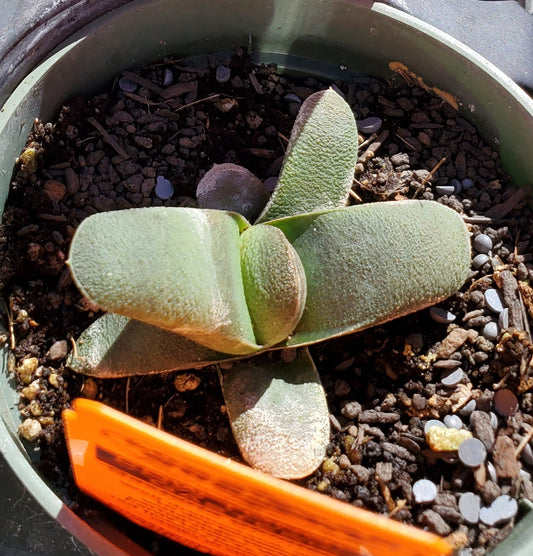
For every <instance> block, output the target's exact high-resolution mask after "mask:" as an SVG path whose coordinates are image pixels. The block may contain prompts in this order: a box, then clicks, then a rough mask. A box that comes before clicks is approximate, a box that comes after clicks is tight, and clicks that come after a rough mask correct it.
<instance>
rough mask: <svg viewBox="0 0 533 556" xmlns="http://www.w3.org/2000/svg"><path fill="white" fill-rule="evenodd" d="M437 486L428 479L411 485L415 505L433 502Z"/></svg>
mask: <svg viewBox="0 0 533 556" xmlns="http://www.w3.org/2000/svg"><path fill="white" fill-rule="evenodd" d="M437 492H438V489H437V485H436V484H435V483H434V482H433V481H430V480H429V479H420V480H419V481H416V482H415V483H414V484H413V496H414V497H415V502H416V503H417V504H427V503H429V502H433V500H435V498H436V497H437Z"/></svg>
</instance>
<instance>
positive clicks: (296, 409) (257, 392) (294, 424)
mask: <svg viewBox="0 0 533 556" xmlns="http://www.w3.org/2000/svg"><path fill="white" fill-rule="evenodd" d="M220 380H221V384H222V391H223V394H224V401H225V403H226V407H227V410H228V416H229V419H230V422H231V427H232V430H233V434H234V436H235V439H236V441H237V444H238V446H239V449H240V451H241V453H242V455H243V457H244V459H245V460H246V461H247V462H248V463H249V464H250V465H252V466H253V467H256V468H258V469H260V470H262V471H264V472H266V473H270V474H272V475H274V476H276V477H281V478H284V479H298V478H301V477H305V476H307V475H309V474H310V473H312V472H313V471H314V470H315V469H316V468H317V467H318V466H319V465H320V463H321V462H322V460H323V459H324V456H325V452H326V446H327V444H328V442H329V434H330V426H329V413H328V407H327V402H326V396H325V393H324V389H323V387H322V384H321V382H320V377H319V376H318V372H317V370H316V368H315V366H314V364H313V361H312V359H311V357H310V356H309V353H308V352H307V350H306V349H302V350H298V351H297V352H296V359H295V360H294V361H292V362H284V361H283V360H282V358H281V356H280V354H279V353H268V354H263V355H259V356H257V357H254V358H253V359H247V360H244V361H237V362H236V363H235V364H234V365H233V367H232V368H231V369H230V370H229V371H221V372H220Z"/></svg>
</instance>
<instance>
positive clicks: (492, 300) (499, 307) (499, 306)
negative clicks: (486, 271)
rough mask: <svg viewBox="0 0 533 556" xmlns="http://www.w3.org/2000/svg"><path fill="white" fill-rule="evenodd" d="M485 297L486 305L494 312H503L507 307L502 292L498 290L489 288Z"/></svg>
mask: <svg viewBox="0 0 533 556" xmlns="http://www.w3.org/2000/svg"><path fill="white" fill-rule="evenodd" d="M484 298H485V305H486V306H487V307H488V308H489V309H490V310H491V311H493V312H494V313H501V312H502V311H503V310H504V309H505V306H504V302H503V297H502V294H501V293H500V292H499V291H498V290H496V289H494V288H489V289H488V290H486V291H485V295H484Z"/></svg>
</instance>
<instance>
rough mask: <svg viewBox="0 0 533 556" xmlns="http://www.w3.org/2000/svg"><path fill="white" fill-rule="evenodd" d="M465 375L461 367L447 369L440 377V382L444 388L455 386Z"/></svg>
mask: <svg viewBox="0 0 533 556" xmlns="http://www.w3.org/2000/svg"><path fill="white" fill-rule="evenodd" d="M464 376H465V373H464V371H463V369H462V368H461V367H457V369H448V370H446V371H444V372H443V373H442V375H441V376H440V381H441V383H442V384H443V385H444V386H450V387H451V386H457V385H458V384H459V383H460V382H461V381H462V380H463V378H464Z"/></svg>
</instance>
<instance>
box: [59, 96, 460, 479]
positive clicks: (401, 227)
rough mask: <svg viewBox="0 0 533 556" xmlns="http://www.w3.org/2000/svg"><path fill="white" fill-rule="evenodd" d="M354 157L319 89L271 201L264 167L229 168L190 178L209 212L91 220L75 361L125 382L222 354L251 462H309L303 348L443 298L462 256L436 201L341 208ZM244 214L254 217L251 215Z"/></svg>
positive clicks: (343, 112)
mask: <svg viewBox="0 0 533 556" xmlns="http://www.w3.org/2000/svg"><path fill="white" fill-rule="evenodd" d="M356 161H357V129H356V124H355V119H354V116H353V114H352V111H351V109H350V107H349V106H348V104H347V103H346V102H345V101H344V100H343V99H342V97H341V96H340V95H338V94H337V93H336V92H335V91H333V90H332V89H328V90H325V91H321V92H319V93H315V94H313V95H311V96H310V97H309V98H308V99H307V100H306V101H305V102H304V103H303V105H302V107H301V109H300V112H299V114H298V116H297V119H296V122H295V124H294V127H293V130H292V133H291V137H290V140H289V145H288V148H287V153H286V156H285V159H284V163H283V166H282V169H281V173H280V177H279V180H278V184H277V186H276V189H275V190H274V192H273V194H272V196H271V198H270V200H269V201H268V202H267V203H266V206H264V207H263V206H262V204H264V202H265V196H264V190H263V189H262V187H261V184H260V182H258V180H257V178H255V177H254V176H253V175H251V174H250V173H249V172H248V171H247V170H245V169H244V168H241V167H239V166H236V165H231V164H222V165H219V166H215V167H214V168H213V169H212V170H210V171H209V172H208V173H207V174H206V175H205V176H204V178H203V179H202V181H201V182H200V184H199V186H198V191H199V198H201V202H199V204H200V205H201V206H202V207H208V208H183V207H174V208H163V207H157V208H141V209H131V210H125V211H116V212H109V213H101V214H96V215H93V216H90V217H89V218H87V219H86V220H85V221H84V222H82V224H81V225H80V226H79V228H78V230H77V231H76V234H75V236H74V239H73V241H72V244H71V249H70V255H69V264H70V267H71V271H72V275H73V278H74V281H75V283H76V284H77V285H78V287H79V288H80V290H81V292H82V293H83V294H84V295H85V296H86V297H88V298H89V299H90V300H91V301H92V302H93V303H95V304H97V305H98V306H100V307H101V308H102V309H103V310H105V311H108V312H107V313H106V314H105V315H104V316H102V317H100V318H99V319H98V320H96V321H95V322H94V323H93V324H92V325H91V326H90V327H89V328H88V329H87V330H86V331H84V332H83V334H82V335H81V337H80V338H79V339H78V342H77V353H75V354H73V355H72V356H71V358H70V361H69V364H70V366H71V367H72V368H73V369H74V370H75V371H77V372H80V373H84V374H89V375H93V376H99V377H119V376H127V375H133V374H143V373H157V372H164V371H171V370H179V369H190V368H200V367H202V366H207V365H212V364H215V363H219V362H222V361H226V362H228V361H231V362H232V365H224V368H225V369H226V370H222V369H221V368H220V367H219V377H220V381H221V385H222V391H223V395H224V399H225V402H226V406H227V409H228V415H229V417H230V422H231V426H232V430H233V433H234V436H235V438H236V441H237V444H238V445H239V448H240V450H241V453H242V454H243V457H244V459H245V460H246V461H248V462H249V463H250V464H251V465H253V466H254V467H257V468H259V469H261V470H263V471H266V472H269V473H271V474H273V475H276V476H278V477H283V478H299V477H303V476H306V475H308V474H309V473H311V472H312V471H313V470H314V469H315V468H316V467H317V466H318V465H319V464H320V462H321V461H322V459H323V457H324V454H325V449H326V445H327V443H328V440H329V416H328V409H327V404H326V397H325V393H324V390H323V388H322V385H321V383H320V378H319V376H318V373H317V370H316V368H315V366H314V364H313V361H312V359H311V357H310V355H309V351H308V349H307V347H306V346H308V345H310V344H314V343H316V342H320V341H322V340H326V339H329V338H333V337H336V336H341V335H343V334H348V333H352V332H355V331H357V330H361V329H363V328H367V327H370V326H373V325H376V324H378V323H383V322H386V321H388V320H391V319H393V318H396V317H400V316H402V315H405V314H408V313H411V312H414V311H417V310H420V309H422V308H424V307H427V306H430V305H432V304H435V303H438V302H439V301H441V300H442V299H444V298H446V297H448V296H450V295H451V294H453V293H454V292H455V291H457V289H459V288H460V287H461V285H462V284H463V282H464V280H465V279H466V276H467V274H468V271H469V267H470V241H469V236H468V232H467V230H466V226H465V224H464V222H463V220H462V219H461V218H460V216H459V215H458V214H456V213H455V212H454V211H452V210H451V209H449V208H447V207H445V206H443V205H440V204H438V203H435V202H432V201H394V202H383V203H373V204H366V205H354V206H346V202H347V198H348V192H349V189H350V187H351V186H352V182H353V174H354V169H355V164H356ZM213 199H215V200H213ZM214 207H220V208H214ZM243 213H245V214H246V215H247V216H248V217H249V218H250V217H251V216H250V215H253V216H256V215H257V214H259V213H260V214H259V217H258V218H257V220H256V222H255V223H254V224H253V225H252V224H251V223H250V222H249V221H248V220H247V219H246V218H245V217H244V216H243ZM251 356H254V357H253V358H251ZM227 367H230V368H229V370H228V369H227Z"/></svg>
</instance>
